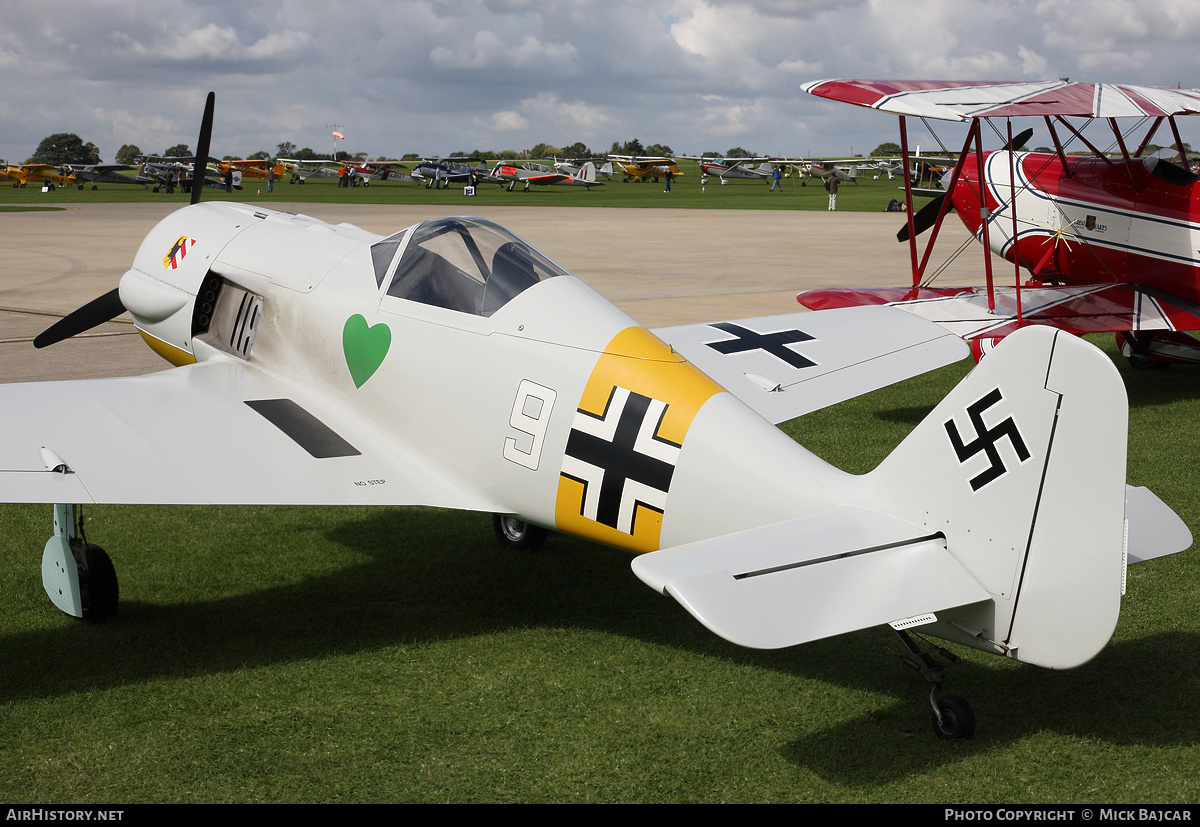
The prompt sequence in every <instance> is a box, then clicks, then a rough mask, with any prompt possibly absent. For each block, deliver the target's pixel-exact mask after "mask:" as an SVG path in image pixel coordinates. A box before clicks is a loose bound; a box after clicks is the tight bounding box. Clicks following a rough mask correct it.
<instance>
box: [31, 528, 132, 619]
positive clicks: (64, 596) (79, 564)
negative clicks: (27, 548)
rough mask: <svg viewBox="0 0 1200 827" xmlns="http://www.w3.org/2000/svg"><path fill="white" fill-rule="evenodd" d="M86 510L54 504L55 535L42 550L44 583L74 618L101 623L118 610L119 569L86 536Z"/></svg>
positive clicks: (53, 597) (51, 599) (52, 601)
mask: <svg viewBox="0 0 1200 827" xmlns="http://www.w3.org/2000/svg"><path fill="white" fill-rule="evenodd" d="M82 514H83V510H82V509H81V508H80V507H79V506H77V505H61V504H60V505H56V506H54V536H53V537H51V538H50V539H49V541H47V543H46V550H45V551H44V552H42V586H43V587H44V588H45V589H46V594H47V595H48V596H49V598H50V602H51V603H53V604H54V605H55V606H57V607H58V608H59V609H61V610H62V611H64V612H66V613H67V614H69V615H71V616H72V617H81V618H83V619H84V620H88V621H92V622H96V623H100V622H103V621H105V620H108V619H109V618H111V617H112V616H113V615H115V614H116V613H117V602H118V598H119V593H120V590H119V588H118V586H117V572H116V569H114V568H113V564H112V560H110V559H109V557H108V555H107V554H106V553H105V551H104V549H102V548H100V546H97V545H93V544H92V543H89V542H88V541H87V538H86V537H84V536H83V520H82Z"/></svg>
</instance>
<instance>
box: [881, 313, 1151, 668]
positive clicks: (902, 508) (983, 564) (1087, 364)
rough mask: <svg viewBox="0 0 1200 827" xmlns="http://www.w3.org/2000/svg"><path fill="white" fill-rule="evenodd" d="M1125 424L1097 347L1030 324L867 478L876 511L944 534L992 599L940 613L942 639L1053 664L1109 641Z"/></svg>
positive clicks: (1115, 604) (1117, 591)
mask: <svg viewBox="0 0 1200 827" xmlns="http://www.w3.org/2000/svg"><path fill="white" fill-rule="evenodd" d="M1127 420H1128V402H1127V400H1126V396H1125V387H1124V384H1123V383H1122V381H1121V378H1120V375H1119V374H1118V373H1117V371H1116V368H1115V367H1113V365H1112V362H1111V361H1110V360H1109V359H1108V358H1107V357H1105V356H1104V354H1102V353H1101V352H1100V351H1098V350H1097V349H1096V348H1094V347H1092V346H1091V345H1089V344H1087V343H1085V342H1083V341H1082V340H1079V339H1076V338H1075V337H1074V336H1071V335H1070V334H1067V333H1062V332H1060V331H1056V330H1052V329H1050V328H1047V327H1040V326H1034V327H1028V328H1025V329H1023V330H1020V331H1018V332H1017V333H1014V334H1013V335H1011V336H1009V337H1008V338H1007V340H1006V341H1005V342H1004V343H1003V344H1002V345H1001V346H1000V347H998V348H997V349H996V351H995V352H994V353H993V354H992V355H990V356H989V357H988V358H987V359H985V360H984V361H983V362H982V363H981V364H980V365H979V366H978V367H976V368H975V369H974V370H973V371H972V372H971V374H970V375H969V376H968V377H967V378H966V379H964V380H963V381H962V382H961V383H960V384H959V385H958V387H956V388H955V389H954V390H953V391H952V392H951V393H950V394H949V395H948V396H947V397H946V398H945V399H944V400H942V402H941V403H940V404H939V405H938V406H937V407H936V408H935V409H934V411H933V412H932V413H931V414H930V415H929V416H928V417H927V418H926V419H925V420H924V421H923V422H922V423H921V424H920V425H918V426H917V428H916V429H915V430H914V431H913V432H912V433H911V434H910V435H909V436H908V438H907V439H905V441H904V442H902V443H901V444H900V445H899V446H898V447H897V448H896V450H895V451H894V452H893V453H892V454H891V456H889V457H888V458H887V459H886V460H885V461H884V462H883V463H882V464H881V465H880V466H879V467H878V468H877V469H876V470H875V471H873V472H872V473H871V474H870V475H868V479H869V480H870V483H869V485H870V487H871V491H872V495H873V497H874V498H875V502H876V503H878V507H880V508H881V509H882V510H887V511H888V512H890V513H893V514H896V515H897V516H904V517H907V518H908V519H911V520H914V521H918V522H921V523H922V524H923V525H925V526H926V527H928V528H929V530H930V531H937V532H942V533H943V534H944V535H945V537H946V543H947V548H948V550H949V551H950V553H951V554H952V555H953V556H954V558H955V559H956V560H957V561H958V562H959V563H960V564H961V565H962V566H963V567H964V568H965V569H966V570H967V571H968V572H970V573H971V574H972V575H973V576H974V577H975V579H976V580H978V581H979V583H980V584H981V585H982V586H983V587H984V588H985V589H986V590H987V592H988V593H989V594H990V595H991V596H992V600H991V601H990V602H985V603H982V604H976V605H975V606H972V607H965V608H964V609H962V610H957V614H955V613H941V614H940V615H939V624H940V625H941V626H942V628H941V629H939V630H938V631H937V634H939V635H942V636H944V637H948V638H950V639H961V640H962V641H963V642H964V643H969V644H971V645H975V646H981V648H989V649H994V650H997V651H1001V652H1003V653H1005V654H1007V655H1009V656H1010V657H1013V658H1015V659H1017V660H1021V661H1026V662H1030V663H1036V664H1039V665H1041V666H1048V667H1053V668H1067V667H1070V666H1076V665H1078V664H1081V663H1084V662H1085V661H1087V660H1090V659H1091V658H1092V657H1094V656H1095V655H1096V654H1097V653H1098V652H1099V651H1100V650H1101V649H1102V648H1103V647H1104V645H1105V644H1106V643H1107V642H1108V639H1109V638H1110V637H1111V636H1112V631H1113V629H1114V627H1115V626H1116V622H1117V615H1118V614H1119V611H1120V604H1121V594H1122V591H1123V584H1124V575H1125V446H1126V439H1127ZM983 642H987V644H986V645H981V643H983Z"/></svg>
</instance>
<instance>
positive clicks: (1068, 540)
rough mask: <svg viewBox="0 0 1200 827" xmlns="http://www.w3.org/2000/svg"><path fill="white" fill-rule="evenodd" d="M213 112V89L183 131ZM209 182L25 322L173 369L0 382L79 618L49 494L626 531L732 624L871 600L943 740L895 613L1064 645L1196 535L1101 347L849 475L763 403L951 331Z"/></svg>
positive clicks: (945, 721)
mask: <svg viewBox="0 0 1200 827" xmlns="http://www.w3.org/2000/svg"><path fill="white" fill-rule="evenodd" d="M211 113H212V96H211V95H210V98H209V102H208V106H207V107H206V115H205V119H204V124H205V125H204V127H203V128H202V131H201V140H200V145H201V147H203V148H204V151H207V145H208V131H209V129H210V127H209V124H210V123H211V120H212V114H211ZM201 154H202V155H203V154H204V153H203V152H202V153H201ZM200 190H201V188H200V187H193V189H192V204H191V205H190V206H187V207H184V208H183V209H181V210H179V211H177V212H176V213H174V214H173V215H170V216H168V217H167V218H165V219H164V220H163V221H162V222H161V223H160V224H159V225H158V226H157V227H155V228H154V229H153V230H152V231H151V232H150V234H149V235H148V236H147V237H146V239H145V241H144V242H143V243H142V245H141V248H140V249H139V251H138V253H137V255H136V256H135V258H134V261H133V265H132V267H131V268H130V269H129V271H128V272H126V273H125V274H124V275H123V276H122V277H121V280H120V284H119V286H118V287H117V288H114V289H113V290H112V291H110V292H109V293H107V294H105V295H104V296H101V297H100V298H99V299H97V300H96V301H94V302H92V303H91V304H89V305H86V306H84V307H83V308H80V309H79V310H77V311H75V312H74V313H72V314H70V315H69V316H67V317H66V318H64V319H63V320H61V321H60V322H58V323H56V324H55V325H54V326H52V327H51V328H50V329H48V330H47V331H45V332H44V333H43V334H41V335H40V336H39V337H38V338H37V339H36V340H35V345H37V346H39V347H42V346H47V345H52V344H54V343H56V342H58V341H61V340H62V339H63V338H66V337H68V336H71V335H75V334H76V333H79V332H81V331H83V330H86V329H88V328H90V327H92V326H95V325H97V324H101V323H103V322H104V321H106V320H108V319H111V318H113V317H115V316H117V315H119V314H120V313H122V312H124V311H128V312H129V314H130V315H131V316H132V317H133V320H134V323H135V325H136V326H137V329H138V331H139V333H140V334H141V335H142V337H143V339H145V341H146V342H147V344H149V345H150V346H151V347H152V348H153V349H154V350H155V351H156V352H158V353H159V354H161V355H162V356H163V357H164V358H166V359H167V360H168V361H169V362H170V363H172V364H173V365H175V367H174V368H172V369H169V370H165V371H163V372H161V373H157V374H151V375H148V376H139V377H129V378H114V379H103V380H89V381H68V382H43V383H29V384H17V385H3V386H0V412H2V413H0V417H2V419H3V428H2V429H0V433H3V438H2V439H0V501H8V502H32V503H54V504H56V505H55V534H54V536H53V537H52V538H51V540H50V541H49V542H48V543H47V547H46V550H45V552H44V558H43V581H44V583H45V585H46V590H47V593H48V594H49V595H50V597H51V599H52V600H53V601H54V602H55V604H56V605H58V606H59V607H60V608H62V609H63V610H64V611H67V612H69V613H71V614H75V615H83V616H85V617H94V618H100V617H104V616H106V615H110V614H111V613H112V612H113V611H115V609H116V602H117V590H118V587H117V580H116V575H115V572H114V570H113V568H112V564H111V561H110V560H109V558H108V557H107V555H106V554H104V553H103V552H102V551H101V550H99V549H98V548H96V547H94V546H91V545H88V544H87V543H86V541H85V540H83V538H81V537H80V536H79V532H78V530H77V528H76V518H77V516H78V510H77V508H76V506H75V505H71V504H78V503H90V502H112V503H197V504H204V503H235V504H249V503H255V504H262V503H292V504H301V505H323V504H393V505H395V504H427V505H437V506H444V507H450V508H459V509H472V510H477V511H484V512H492V513H493V514H496V515H497V516H496V518H495V525H496V528H497V536H498V538H499V539H501V541H502V542H505V543H506V544H508V545H511V546H529V545H532V544H534V543H536V542H538V541H540V540H541V539H542V538H544V536H545V530H546V529H548V528H553V529H555V530H557V531H560V532H564V533H569V534H573V535H577V536H580V537H584V538H587V539H590V540H594V541H597V542H600V543H605V544H608V545H610V546H615V547H617V548H620V549H625V550H628V551H631V552H636V553H638V555H639V556H638V557H637V558H636V559H635V561H634V563H633V568H634V571H635V572H636V573H637V575H638V576H639V577H640V578H641V579H642V580H644V581H645V582H646V583H647V584H649V585H651V586H652V587H653V588H654V589H655V590H656V591H659V592H660V593H664V594H668V595H670V596H672V597H674V598H675V599H677V600H678V601H679V602H680V603H682V604H683V605H684V606H685V607H686V609H687V610H688V611H689V612H690V613H692V614H693V615H694V616H695V617H696V618H697V619H698V620H699V621H700V622H701V623H703V624H705V625H706V626H708V627H709V628H710V629H712V630H713V631H714V632H716V633H717V634H719V635H721V636H723V637H725V638H727V639H729V640H731V641H733V642H735V643H738V644H741V645H743V646H750V647H756V648H776V647H783V646H791V645H795V644H800V643H804V642H806V641H811V640H815V639H818V638H823V637H828V636H831V635H837V634H841V633H844V632H848V631H852V630H855V629H860V628H864V627H867V626H873V625H877V624H883V623H890V624H891V625H892V626H893V627H894V628H895V629H896V630H897V631H898V633H899V634H900V636H901V638H902V640H903V641H904V642H905V645H906V647H908V649H909V650H910V652H911V658H912V659H913V661H914V663H915V664H916V665H917V666H918V668H920V669H921V671H922V672H923V673H924V674H925V676H926V677H927V678H929V680H930V681H932V682H933V690H932V692H931V695H930V704H931V707H932V712H931V717H932V720H933V722H934V726H935V729H936V731H937V733H938V735H940V736H941V737H944V738H963V737H969V736H970V735H971V733H972V732H973V729H974V716H973V713H972V712H971V710H970V707H969V705H967V704H966V702H965V701H963V700H962V699H961V698H958V697H955V696H950V695H947V696H942V695H940V689H941V686H942V680H943V674H942V668H943V664H942V663H941V662H939V661H938V660H936V659H935V658H934V656H933V655H931V654H930V653H928V652H925V651H922V650H921V649H920V648H919V647H918V646H917V644H916V643H915V641H914V640H913V638H912V636H911V635H910V631H911V630H912V629H916V628H919V629H920V630H921V632H923V633H924V632H928V633H929V634H932V635H937V636H941V637H945V638H949V639H951V640H954V641H956V642H958V643H961V644H964V645H966V646H971V647H975V648H978V649H982V650H984V651H988V652H992V653H994V654H999V655H1002V656H1005V657H1009V658H1013V659H1015V660H1019V661H1023V662H1028V663H1035V664H1040V665H1043V666H1048V667H1051V668H1065V667H1070V666H1074V665H1077V664H1079V663H1082V662H1084V661H1086V660H1088V659H1089V658H1091V657H1092V656H1094V655H1095V654H1096V653H1097V652H1098V651H1099V650H1100V649H1101V648H1102V647H1103V646H1104V645H1105V644H1106V642H1107V641H1108V639H1109V637H1110V635H1111V634H1112V631H1113V628H1114V626H1115V623H1116V620H1117V614H1118V611H1119V607H1120V601H1121V592H1122V584H1123V582H1124V576H1125V565H1126V560H1129V561H1136V560H1139V559H1144V558H1147V557H1152V556H1156V555H1160V554H1163V553H1170V552H1174V551H1178V550H1180V549H1181V548H1184V547H1186V546H1187V545H1189V544H1190V542H1191V537H1190V535H1189V534H1188V531H1187V529H1186V527H1184V526H1183V524H1182V522H1181V521H1180V520H1179V518H1178V517H1176V516H1175V514H1174V513H1173V512H1172V511H1171V510H1170V509H1169V508H1168V507H1167V506H1165V505H1163V504H1162V503H1161V501H1159V500H1158V499H1157V498H1156V497H1155V496H1154V495H1153V494H1151V493H1150V492H1149V491H1147V490H1146V489H1144V488H1136V489H1135V488H1127V487H1126V485H1125V445H1126V438H1127V434H1126V428H1127V426H1126V411H1127V407H1126V400H1125V395H1124V388H1123V386H1122V384H1121V380H1120V377H1119V376H1118V375H1117V374H1116V370H1115V369H1114V367H1113V366H1112V364H1111V362H1109V361H1108V360H1107V359H1105V358H1104V357H1103V356H1102V355H1101V354H1100V352H1099V351H1097V350H1096V349H1095V348H1093V347H1092V346H1091V345H1088V344H1087V343H1085V342H1083V341H1081V340H1077V339H1075V338H1074V337H1072V336H1068V335H1065V334H1060V333H1059V332H1058V331H1054V330H1050V329H1047V328H1032V329H1030V330H1027V331H1022V332H1020V333H1018V334H1017V335H1015V336H1013V337H1011V339H1010V341H1008V342H1006V343H1004V344H1003V345H1002V346H1001V347H1000V348H998V349H997V351H996V353H995V354H994V355H993V356H991V357H989V358H988V360H986V361H985V362H984V363H983V364H982V365H980V366H978V367H977V368H976V369H975V370H974V371H973V372H972V373H971V374H970V375H969V376H968V377H967V378H966V379H965V380H964V381H963V382H962V383H961V384H960V385H959V386H958V387H957V388H955V389H954V390H953V391H952V392H951V393H950V394H949V395H948V396H947V397H946V398H945V399H944V400H943V401H942V402H941V404H939V405H938V406H937V407H936V408H935V409H934V411H933V413H931V414H930V415H929V417H928V418H927V419H926V420H925V421H924V422H923V423H921V424H920V425H918V426H917V428H916V429H915V430H914V431H913V432H912V434H911V435H910V436H909V437H908V438H907V439H905V440H904V441H903V442H902V443H901V444H900V445H899V446H898V447H897V448H896V450H895V451H894V453H893V454H892V455H891V456H890V457H888V458H887V459H886V460H885V461H884V462H883V463H882V464H881V465H880V466H879V467H878V468H877V469H876V470H875V471H873V472H871V473H869V474H866V475H864V476H854V475H850V474H846V473H843V472H841V471H839V470H837V469H836V468H833V467H832V466H830V465H828V464H826V463H825V462H823V461H822V460H820V459H818V458H817V457H816V456H814V455H813V454H811V453H809V452H808V451H806V450H805V449H804V448H802V447H801V446H800V445H798V444H797V443H795V442H794V441H793V440H791V439H790V438H789V437H787V436H786V435H785V434H783V432H782V431H780V430H779V429H778V428H776V427H775V426H774V423H777V422H780V421H783V420H786V419H790V418H792V417H795V416H798V415H802V414H804V413H806V412H808V411H811V410H814V409H816V408H819V407H822V406H824V405H828V404H832V403H834V402H836V401H839V400H842V399H846V398H849V397H851V396H855V395H857V394H860V393H863V392H866V391H868V390H871V389H873V388H877V387H880V386H882V385H886V384H888V383H891V382H893V381H897V380H900V379H902V378H905V377H909V376H912V375H915V374H917V373H919V372H922V371H924V370H927V369H930V368H932V367H934V366H937V365H941V364H945V363H947V362H949V361H954V360H957V359H959V358H961V357H962V356H963V355H965V352H966V346H965V345H964V343H963V342H962V340H961V339H959V338H958V337H957V336H954V335H953V334H951V333H949V332H947V331H945V330H943V329H942V328H940V327H938V326H937V325H934V324H931V323H930V322H928V321H926V320H923V319H919V318H917V317H915V316H913V315H911V314H908V313H903V312H901V311H898V310H895V309H893V308H879V307H868V308H849V309H845V310H837V311H829V312H825V313H795V314H787V315H781V316H771V317H763V318H754V319H745V320H741V321H737V322H716V323H712V324H696V325H685V326H681V327H672V328H667V329H664V330H658V331H653V332H652V331H649V330H646V329H645V328H643V327H641V326H639V325H638V324H637V323H636V322H634V321H633V320H632V319H631V318H629V317H628V316H627V315H625V314H624V313H622V312H621V311H619V310H618V309H616V308H615V307H614V306H612V305H611V304H609V303H608V302H607V301H605V300H604V299H603V298H601V297H600V296H599V295H598V294H596V293H595V292H593V291H592V290H590V289H588V288H587V287H586V286H585V285H584V284H583V282H581V281H580V280H578V279H576V278H574V277H573V276H571V275H570V274H568V273H567V272H566V271H564V270H563V269H562V268H561V267H559V266H558V265H556V264H555V263H554V262H552V261H551V260H550V259H548V258H547V257H546V256H544V255H543V254H541V253H540V252H539V251H537V250H536V249H535V248H533V247H532V246H531V245H530V244H528V243H526V242H525V241H523V240H521V239H520V238H517V237H516V236H515V235H513V234H512V233H510V232H509V231H507V230H505V229H504V228H503V227H500V226H499V225H497V224H494V223H492V222H490V221H486V220H484V219H479V218H461V217H450V218H434V219H430V220H426V221H422V222H420V223H418V224H416V225H414V226H412V227H409V228H408V229H406V230H401V231H400V232H397V233H395V234H394V235H390V236H379V235H376V234H374V233H369V232H366V231H364V230H361V229H358V228H356V227H353V226H351V225H348V224H337V225H330V224H326V223H324V222H321V221H317V220H314V219H311V218H308V217H305V216H301V215H294V214H290V213H281V212H276V211H273V210H269V209H266V208H262V207H255V206H250V205H243V204H239V203H232V202H217V203H206V204H202V203H199V197H200ZM1035 366H1036V367H1035ZM131 469H136V470H131ZM1127 525H1128V531H1126V526H1127Z"/></svg>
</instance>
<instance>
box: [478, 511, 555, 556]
mask: <svg viewBox="0 0 1200 827" xmlns="http://www.w3.org/2000/svg"><path fill="white" fill-rule="evenodd" d="M492 530H493V531H495V532H496V539H497V540H499V541H500V545H502V546H504V547H505V548H516V549H529V550H532V549H537V548H541V547H542V544H543V543H545V542H546V535H547V534H548V532H547V531H546V529H544V528H542V527H541V526H536V525H530V524H529V523H527V522H525V521H524V520H519V519H517V518H516V517H513V516H511V515H509V514H493V515H492Z"/></svg>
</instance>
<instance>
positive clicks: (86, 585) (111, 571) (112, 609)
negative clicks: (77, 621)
mask: <svg viewBox="0 0 1200 827" xmlns="http://www.w3.org/2000/svg"><path fill="white" fill-rule="evenodd" d="M83 560H84V564H85V565H86V567H87V568H86V570H85V569H84V568H83V567H81V568H80V571H79V590H80V592H81V593H82V597H83V605H84V609H83V619H84V620H86V621H88V622H90V623H103V622H104V621H106V620H109V619H111V618H112V617H113V616H115V615H116V613H117V602H118V600H119V598H120V587H119V586H118V585H117V570H116V569H115V568H114V567H113V564H112V560H111V559H109V556H108V553H107V552H106V551H105V550H104V549H102V548H100V546H97V545H94V544H93V543H88V544H87V545H85V546H84V547H83Z"/></svg>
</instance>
